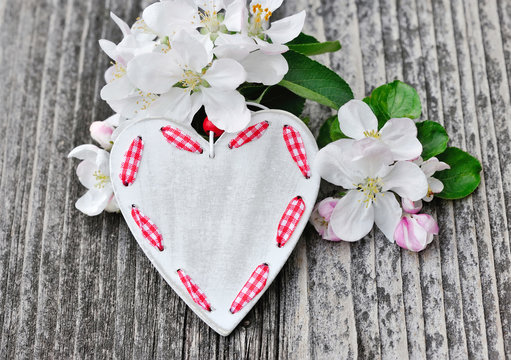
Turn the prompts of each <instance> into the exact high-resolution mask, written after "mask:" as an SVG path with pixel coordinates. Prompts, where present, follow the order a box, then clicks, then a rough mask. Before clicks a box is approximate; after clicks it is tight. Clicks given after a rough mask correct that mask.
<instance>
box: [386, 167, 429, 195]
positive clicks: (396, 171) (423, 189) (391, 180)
mask: <svg viewBox="0 0 511 360" xmlns="http://www.w3.org/2000/svg"><path fill="white" fill-rule="evenodd" d="M387 190H391V191H394V192H396V193H397V194H398V195H399V196H401V197H403V198H407V199H410V200H411V201H418V200H420V199H422V198H423V197H425V196H426V194H427V193H428V182H427V180H426V176H425V175H424V173H423V172H422V170H421V169H420V168H419V167H418V166H417V165H415V164H413V163H411V162H409V161H399V162H397V163H396V165H394V166H392V170H391V171H390V173H389V174H388V175H387V176H385V177H384V178H383V191H387Z"/></svg>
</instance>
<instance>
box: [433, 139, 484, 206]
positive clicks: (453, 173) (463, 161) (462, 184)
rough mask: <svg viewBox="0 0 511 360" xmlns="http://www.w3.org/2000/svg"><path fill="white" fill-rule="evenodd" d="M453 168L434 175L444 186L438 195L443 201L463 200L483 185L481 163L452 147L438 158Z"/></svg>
mask: <svg viewBox="0 0 511 360" xmlns="http://www.w3.org/2000/svg"><path fill="white" fill-rule="evenodd" d="M437 157H438V159H439V160H440V161H443V162H445V163H447V164H449V165H450V166H451V169H449V170H444V171H439V172H437V173H435V175H433V176H434V177H435V178H437V179H438V180H440V181H441V182H442V183H443V184H444V191H442V192H441V193H440V194H436V195H435V196H438V197H439V198H441V199H449V200H455V199H462V198H464V197H466V196H468V195H470V194H472V193H473V192H474V190H475V189H477V187H478V186H479V184H480V183H481V171H482V167H481V163H480V162H479V160H477V159H476V158H475V157H473V156H472V155H470V154H467V153H466V152H464V151H462V150H460V149H458V148H455V147H450V148H447V150H445V152H443V153H442V154H440V155H438V156H437Z"/></svg>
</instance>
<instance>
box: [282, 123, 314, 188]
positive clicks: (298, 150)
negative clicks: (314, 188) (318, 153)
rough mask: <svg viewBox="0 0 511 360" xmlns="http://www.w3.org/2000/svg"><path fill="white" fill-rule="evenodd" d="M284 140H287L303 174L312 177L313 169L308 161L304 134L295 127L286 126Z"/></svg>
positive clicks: (288, 147)
mask: <svg viewBox="0 0 511 360" xmlns="http://www.w3.org/2000/svg"><path fill="white" fill-rule="evenodd" d="M284 141H285V142H286V145H287V149H288V150H289V152H290V153H291V156H292V157H293V160H294V162H295V163H296V164H297V165H298V167H299V168H300V171H301V172H302V174H303V176H305V177H306V178H307V179H308V178H310V177H311V169H310V167H309V164H308V163H307V154H306V152H305V145H304V143H303V140H302V136H301V135H300V133H299V132H298V131H296V130H295V129H294V128H293V127H291V126H289V125H286V126H284Z"/></svg>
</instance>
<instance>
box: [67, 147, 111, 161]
mask: <svg viewBox="0 0 511 360" xmlns="http://www.w3.org/2000/svg"><path fill="white" fill-rule="evenodd" d="M100 151H103V150H101V149H100V148H98V147H97V146H96V145H91V144H86V145H80V146H78V147H76V148H74V149H73V150H71V152H70V153H69V155H68V156H67V157H68V158H76V159H79V160H90V161H95V159H96V157H97V156H98V152H100Z"/></svg>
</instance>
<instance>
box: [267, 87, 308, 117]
mask: <svg viewBox="0 0 511 360" xmlns="http://www.w3.org/2000/svg"><path fill="white" fill-rule="evenodd" d="M261 105H265V106H267V107H269V108H270V109H281V110H285V111H289V112H290V113H292V114H294V115H296V116H298V117H299V116H300V115H301V114H302V112H303V108H304V106H305V99H304V98H302V97H300V96H298V95H296V94H295V93H293V92H291V91H289V90H288V89H286V88H284V87H282V86H278V85H277V86H272V87H271V88H269V89H268V91H266V92H265V93H264V95H263V98H262V99H261Z"/></svg>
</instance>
